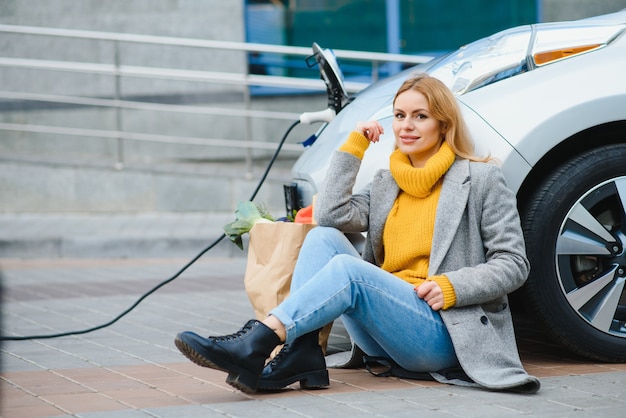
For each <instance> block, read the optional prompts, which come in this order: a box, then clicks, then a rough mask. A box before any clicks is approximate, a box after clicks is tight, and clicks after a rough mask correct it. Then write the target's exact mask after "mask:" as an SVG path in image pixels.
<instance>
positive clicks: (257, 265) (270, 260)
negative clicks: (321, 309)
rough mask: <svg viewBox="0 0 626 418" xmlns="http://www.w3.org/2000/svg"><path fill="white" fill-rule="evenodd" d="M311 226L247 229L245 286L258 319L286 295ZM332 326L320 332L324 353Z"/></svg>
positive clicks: (285, 224) (289, 224) (290, 224)
mask: <svg viewBox="0 0 626 418" xmlns="http://www.w3.org/2000/svg"><path fill="white" fill-rule="evenodd" d="M314 227H315V225H314V224H301V223H294V222H269V223H263V222H261V223H257V224H255V225H254V226H253V227H252V229H251V230H250V244H249V247H248V263H247V265H246V273H245V277H244V286H245V289H246V293H247V295H248V298H249V299H250V303H251V304H252V307H253V308H254V313H255V315H256V318H257V319H258V320H263V319H265V318H266V317H267V314H268V313H269V311H271V310H272V309H273V308H275V307H276V306H278V305H279V304H280V303H281V302H282V301H283V299H285V298H286V297H287V296H288V295H289V289H290V287H291V276H292V274H293V269H294V267H295V265H296V260H297V259H298V254H299V253H300V248H301V247H302V243H303V242H304V238H305V237H306V234H307V233H308V232H309V231H310V230H311V229H313V228H314ZM331 327H332V323H331V324H328V325H326V326H325V327H324V328H323V329H322V332H320V345H321V346H322V349H323V350H324V352H326V347H327V344H328V336H329V334H330V328H331ZM276 353H277V351H276V352H275V353H273V354H276Z"/></svg>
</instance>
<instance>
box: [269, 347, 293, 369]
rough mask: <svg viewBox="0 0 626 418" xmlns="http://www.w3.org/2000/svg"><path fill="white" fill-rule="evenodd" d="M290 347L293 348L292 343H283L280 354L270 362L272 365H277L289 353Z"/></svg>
mask: <svg viewBox="0 0 626 418" xmlns="http://www.w3.org/2000/svg"><path fill="white" fill-rule="evenodd" d="M290 349H291V344H285V345H283V348H281V349H280V351H279V352H278V354H276V355H275V356H274V358H273V359H272V361H270V364H271V365H272V366H276V365H277V364H278V363H279V362H280V360H281V359H282V358H283V357H285V356H286V355H287V354H288V353H289V351H290Z"/></svg>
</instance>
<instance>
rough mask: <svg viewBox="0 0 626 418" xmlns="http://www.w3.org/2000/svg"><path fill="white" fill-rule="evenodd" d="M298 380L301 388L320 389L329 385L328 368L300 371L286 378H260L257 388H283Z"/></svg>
mask: <svg viewBox="0 0 626 418" xmlns="http://www.w3.org/2000/svg"><path fill="white" fill-rule="evenodd" d="M297 381H300V388H301V389H322V388H326V387H328V386H330V379H329V377H328V370H319V371H316V372H306V373H300V374H298V375H295V376H291V377H289V378H287V379H283V380H276V381H267V380H263V379H261V381H260V382H259V385H258V386H257V390H258V391H261V390H265V391H274V390H280V389H284V388H286V387H287V386H289V385H291V384H292V383H295V382H297Z"/></svg>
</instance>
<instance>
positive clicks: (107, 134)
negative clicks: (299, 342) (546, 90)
mask: <svg viewBox="0 0 626 418" xmlns="http://www.w3.org/2000/svg"><path fill="white" fill-rule="evenodd" d="M0 33H8V34H14V35H31V36H32V35H35V36H41V37H44V38H45V37H60V38H70V39H88V40H97V41H106V42H112V43H113V45H114V51H115V53H114V54H113V55H114V56H115V57H116V58H115V60H114V62H111V63H93V62H76V61H65V60H49V59H33V58H21V57H7V56H0V68H2V67H4V68H21V69H37V70H43V71H57V72H58V71H62V72H70V73H83V74H94V75H107V76H112V77H115V78H116V79H117V80H119V78H120V77H136V78H152V79H162V80H170V81H171V80H178V81H187V82H199V83H213V84H221V85H225V84H228V85H234V86H240V87H241V86H244V95H243V101H244V109H243V110H233V109H227V108H223V107H212V106H191V105H184V104H182V105H174V104H163V103H147V102H141V101H132V100H123V99H122V94H121V91H120V83H119V82H116V83H115V88H114V89H115V91H113V92H111V98H101V97H84V96H72V95H61V94H46V93H32V92H25V91H8V90H2V87H0V99H4V100H7V101H11V100H15V101H35V102H47V103H57V104H66V105H77V106H97V107H106V108H113V109H115V110H116V112H118V114H119V112H121V111H122V110H125V109H133V110H148V111H157V112H174V113H187V114H202V115H215V116H226V117H241V116H242V115H243V116H244V117H245V118H246V126H247V127H248V129H249V126H250V120H251V119H253V118H262V119H275V120H296V119H297V118H298V117H299V114H296V113H291V112H281V111H268V110H254V109H251V106H250V101H251V96H250V87H251V86H268V87H280V88H288V89H300V90H307V91H313V92H324V91H325V89H326V87H325V85H324V83H323V82H322V80H320V79H319V78H316V79H313V78H311V79H304V78H296V77H284V76H269V75H258V74H249V73H247V72H244V73H227V72H215V71H198V70H185V69H175V68H160V67H146V66H131V65H124V64H123V63H121V62H119V59H118V58H117V57H118V56H119V54H118V51H119V47H120V44H123V43H134V44H145V45H149V44H151V45H160V46H180V47H192V48H202V49H213V50H223V51H241V52H242V53H252V52H258V53H273V54H283V55H288V56H295V57H307V56H310V55H311V54H312V51H311V49H310V48H304V47H290V46H279V45H265V44H254V43H243V42H227V41H216V40H203V39H192V38H174V37H164V36H152V35H139V34H125V33H109V32H96V31H84V30H70V29H57V28H44V27H32V26H14V25H2V24H0ZM334 53H335V55H336V56H337V58H338V59H349V60H354V61H363V62H369V63H371V68H372V73H371V79H372V80H377V79H378V78H379V70H380V67H381V64H384V63H390V62H394V63H404V64H419V63H423V62H427V61H429V60H430V59H431V58H432V57H430V56H410V55H398V54H384V53H369V52H357V51H346V50H334ZM345 85H346V89H347V90H348V92H349V93H357V92H359V91H360V90H362V89H363V88H364V87H366V86H367V85H368V83H360V82H350V81H346V83H345ZM118 120H119V118H118ZM0 130H4V131H18V132H36V133H47V134H59V135H67V136H88V137H99V138H114V139H117V141H118V145H117V147H118V152H117V154H118V157H117V159H118V161H117V165H118V167H122V166H123V164H124V154H123V151H122V150H123V145H124V141H147V142H164V143H171V144H192V145H205V146H209V147H234V148H243V149H245V150H246V165H247V166H248V167H250V164H251V150H253V149H274V148H275V146H276V144H275V142H274V143H273V142H271V141H251V140H247V139H237V138H197V137H189V136H174V135H157V134H147V133H138V132H124V130H123V129H122V126H121V124H120V123H118V125H117V126H116V129H114V130H99V129H84V128H76V127H71V126H47V125H33V124H27V123H23V124H22V123H0ZM248 134H249V132H247V135H246V137H247V138H250V135H248ZM285 149H291V150H301V149H302V147H301V146H299V145H289V144H286V145H285Z"/></svg>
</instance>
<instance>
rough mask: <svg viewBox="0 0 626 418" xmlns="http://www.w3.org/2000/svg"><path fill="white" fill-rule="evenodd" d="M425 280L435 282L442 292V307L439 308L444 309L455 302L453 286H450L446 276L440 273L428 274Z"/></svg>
mask: <svg viewBox="0 0 626 418" xmlns="http://www.w3.org/2000/svg"><path fill="white" fill-rule="evenodd" d="M427 280H430V281H433V282H435V283H437V284H438V285H439V287H440V288H441V291H442V292H443V308H441V309H443V310H446V309H448V308H451V307H453V306H454V305H455V304H456V293H455V292H454V286H452V283H450V280H449V279H448V277H446V276H445V275H443V274H442V275H440V276H430V277H429V278H428V279H427Z"/></svg>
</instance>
